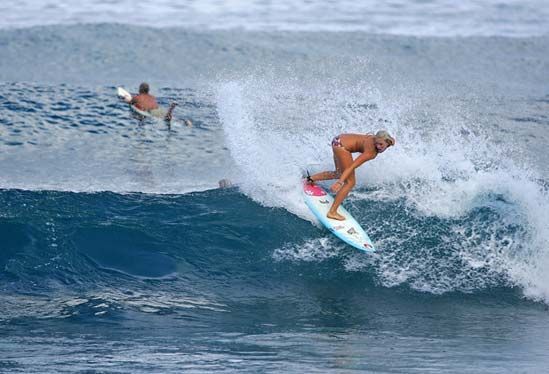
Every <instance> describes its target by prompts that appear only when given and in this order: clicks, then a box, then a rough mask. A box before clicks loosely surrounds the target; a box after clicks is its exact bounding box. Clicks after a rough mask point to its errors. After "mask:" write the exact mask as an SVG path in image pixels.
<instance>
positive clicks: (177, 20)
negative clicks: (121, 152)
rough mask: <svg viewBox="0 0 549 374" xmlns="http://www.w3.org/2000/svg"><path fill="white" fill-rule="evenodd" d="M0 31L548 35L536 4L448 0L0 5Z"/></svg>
mask: <svg viewBox="0 0 549 374" xmlns="http://www.w3.org/2000/svg"><path fill="white" fill-rule="evenodd" d="M2 10H3V17H2V21H0V27H4V28H5V27H30V26H42V25H55V24H78V23H118V22H123V23H126V24H133V25H140V26H153V27H174V26H178V27H187V28H200V29H202V30H204V29H247V30H257V31H259V30H293V31H316V32H319V31H322V32H326V31H365V32H370V33H379V34H396V35H417V36H437V37H438V36H471V35H479V36H480V35H482V36H494V35H499V36H515V37H524V36H534V35H547V34H548V33H549V25H548V23H547V19H548V18H549V7H548V6H547V2H546V1H543V0H523V1H518V0H512V1H505V2H501V1H493V0H491V1H482V2H479V1H474V0H466V1H460V2H459V4H458V3H456V2H453V1H447V0H436V1H430V2H428V3H426V2H423V1H418V0H412V1H410V0H398V1H391V2H381V3H380V2H378V1H372V0H367V1H359V2H357V1H349V0H340V1H337V2H335V1H328V0H322V1H315V2H308V1H289V0H285V1H277V2H276V4H273V3H271V2H269V1H265V0H253V1H239V2H235V1H227V0H223V1H217V0H215V1H213V0H206V1H204V0H201V1H196V0H191V1H186V2H184V3H181V2H180V1H174V0H168V1H161V2H154V3H151V4H145V3H144V4H136V3H135V2H133V1H129V0H121V1H112V2H111V1H97V0H86V1H80V2H78V3H74V2H66V1H60V0H55V1H46V2H34V1H25V2H17V1H15V0H6V1H4V6H3V9H2Z"/></svg>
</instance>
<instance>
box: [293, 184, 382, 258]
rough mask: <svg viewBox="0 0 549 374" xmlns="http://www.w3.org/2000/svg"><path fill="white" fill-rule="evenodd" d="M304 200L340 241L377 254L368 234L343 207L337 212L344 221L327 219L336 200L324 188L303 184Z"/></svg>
mask: <svg viewBox="0 0 549 374" xmlns="http://www.w3.org/2000/svg"><path fill="white" fill-rule="evenodd" d="M303 199H304V200H305V204H307V206H308V207H309V209H310V210H311V212H313V214H314V215H315V217H316V218H317V219H318V220H319V221H320V223H322V225H324V227H326V228H327V229H328V230H330V231H331V232H332V233H333V234H334V235H335V236H337V237H338V238H339V239H341V240H343V241H344V242H345V243H347V244H349V245H351V246H353V247H355V248H356V249H358V250H360V251H363V252H375V247H374V245H373V243H372V241H371V240H370V237H368V234H366V232H365V231H364V229H363V228H362V227H361V226H360V225H359V224H358V222H357V221H356V220H355V219H354V218H353V216H351V214H350V213H349V212H348V211H347V210H346V209H345V208H344V207H343V205H340V206H339V208H338V209H337V212H338V213H339V214H341V215H342V216H344V217H345V220H344V221H338V220H336V219H331V218H328V217H326V213H328V210H329V209H330V207H331V206H332V203H333V202H334V198H333V197H332V196H331V195H330V194H329V193H327V192H326V191H325V190H324V189H323V188H322V187H320V186H319V185H317V184H314V183H313V184H309V183H303Z"/></svg>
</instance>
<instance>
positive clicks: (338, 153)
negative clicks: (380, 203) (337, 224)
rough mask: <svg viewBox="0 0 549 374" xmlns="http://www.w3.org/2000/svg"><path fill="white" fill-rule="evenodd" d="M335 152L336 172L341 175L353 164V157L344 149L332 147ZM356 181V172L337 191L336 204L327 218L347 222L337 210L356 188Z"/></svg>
mask: <svg viewBox="0 0 549 374" xmlns="http://www.w3.org/2000/svg"><path fill="white" fill-rule="evenodd" d="M332 149H333V151H334V162H335V164H336V169H337V170H336V172H337V173H338V174H339V175H341V173H342V172H343V171H344V170H345V169H347V168H348V167H350V166H351V165H352V164H353V155H352V154H351V152H349V151H347V150H346V149H345V148H343V147H332ZM355 184H356V179H355V173H354V171H353V172H352V173H351V175H349V177H348V178H347V179H346V180H345V184H344V185H343V186H342V187H341V188H340V189H339V191H337V194H336V196H335V198H334V203H333V204H332V206H331V207H330V210H329V211H328V213H327V214H326V217H328V218H331V219H337V220H339V221H343V220H345V217H344V216H342V215H341V214H339V213H338V212H337V208H339V206H340V205H341V203H342V202H343V200H345V198H346V197H347V195H348V194H349V192H350V191H351V189H352V188H353V187H354V186H355Z"/></svg>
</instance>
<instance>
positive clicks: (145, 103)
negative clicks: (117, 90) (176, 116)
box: [125, 82, 188, 126]
mask: <svg viewBox="0 0 549 374" xmlns="http://www.w3.org/2000/svg"><path fill="white" fill-rule="evenodd" d="M125 101H126V102H127V103H128V104H130V105H134V106H135V107H136V108H137V109H139V110H142V111H145V112H149V113H151V114H152V115H153V116H155V117H164V119H165V120H166V121H171V120H172V112H173V110H174V108H175V106H176V105H177V104H176V103H171V104H170V107H169V108H168V111H165V110H164V109H161V108H160V107H159V106H158V103H157V102H156V97H154V96H153V95H151V94H149V84H148V83H145V82H143V83H141V84H140V85H139V95H136V96H133V97H132V98H131V100H129V101H128V100H125ZM185 124H187V121H185ZM187 126H188V124H187Z"/></svg>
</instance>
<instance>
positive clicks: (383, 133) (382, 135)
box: [376, 130, 395, 146]
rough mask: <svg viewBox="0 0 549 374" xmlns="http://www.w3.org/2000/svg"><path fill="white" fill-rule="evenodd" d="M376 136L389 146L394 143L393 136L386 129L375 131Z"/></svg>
mask: <svg viewBox="0 0 549 374" xmlns="http://www.w3.org/2000/svg"><path fill="white" fill-rule="evenodd" d="M376 138H378V139H383V140H385V141H386V142H387V144H389V146H392V145H395V138H393V137H392V136H391V134H389V133H388V132H387V130H379V131H378V132H376Z"/></svg>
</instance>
